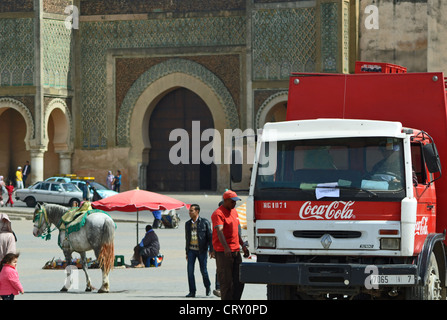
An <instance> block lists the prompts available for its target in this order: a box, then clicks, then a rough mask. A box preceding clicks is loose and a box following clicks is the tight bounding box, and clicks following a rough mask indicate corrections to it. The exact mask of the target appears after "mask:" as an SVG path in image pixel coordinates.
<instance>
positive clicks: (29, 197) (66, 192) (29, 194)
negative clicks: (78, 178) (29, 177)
mask: <svg viewBox="0 0 447 320" xmlns="http://www.w3.org/2000/svg"><path fill="white" fill-rule="evenodd" d="M15 193H16V199H17V200H21V201H23V202H25V203H26V205H27V206H28V207H34V206H36V204H37V202H46V203H57V204H62V205H68V206H70V207H72V206H73V204H74V202H75V201H76V202H77V203H81V200H82V191H81V190H80V189H79V188H78V187H77V186H76V185H74V184H72V183H64V182H56V181H41V182H36V183H35V184H33V185H32V186H30V187H28V188H26V189H18V190H16V192H15Z"/></svg>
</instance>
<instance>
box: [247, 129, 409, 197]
mask: <svg viewBox="0 0 447 320" xmlns="http://www.w3.org/2000/svg"><path fill="white" fill-rule="evenodd" d="M259 162H260V164H259V165H258V172H257V179H256V185H255V196H261V195H263V196H262V197H263V198H264V196H267V197H268V198H272V196H273V197H274V198H278V199H279V198H284V197H286V198H289V197H290V196H291V195H293V198H294V199H296V200H308V199H309V200H312V199H317V200H318V199H322V200H325V199H327V198H332V199H333V198H337V199H342V200H348V199H351V198H355V199H356V200H361V198H365V200H366V199H368V200H371V198H375V199H378V200H379V201H381V200H384V198H386V199H389V200H392V199H395V200H396V201H397V200H401V199H402V198H403V197H404V195H405V192H404V187H405V180H404V177H405V174H404V160H403V141H402V139H397V138H389V137H358V138H353V137H350V138H333V139H315V140H293V141H278V142H275V143H274V144H272V143H264V144H263V145H262V150H261V159H260V161H259ZM278 191H279V192H278ZM359 198H360V199H359Z"/></svg>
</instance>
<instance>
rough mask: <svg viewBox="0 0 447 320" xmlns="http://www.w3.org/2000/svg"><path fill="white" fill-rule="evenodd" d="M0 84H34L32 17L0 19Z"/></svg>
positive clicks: (3, 85)
mask: <svg viewBox="0 0 447 320" xmlns="http://www.w3.org/2000/svg"><path fill="white" fill-rule="evenodd" d="M0 48H1V49H0V85H1V86H2V87H5V86H28V85H33V84H34V19H29V18H23V19H20V18H18V19H0Z"/></svg>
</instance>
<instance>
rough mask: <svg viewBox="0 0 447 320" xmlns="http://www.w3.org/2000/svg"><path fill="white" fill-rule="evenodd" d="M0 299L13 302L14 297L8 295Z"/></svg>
mask: <svg viewBox="0 0 447 320" xmlns="http://www.w3.org/2000/svg"><path fill="white" fill-rule="evenodd" d="M0 297H2V299H3V300H14V295H13V294H10V295H7V296H0Z"/></svg>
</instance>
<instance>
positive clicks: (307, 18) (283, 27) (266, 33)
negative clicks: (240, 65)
mask: <svg viewBox="0 0 447 320" xmlns="http://www.w3.org/2000/svg"><path fill="white" fill-rule="evenodd" d="M315 11H316V9H315V7H309V8H296V9H260V10H253V15H252V25H253V31H252V46H253V80H279V79H283V80H284V79H288V77H289V75H290V72H292V71H296V72H303V71H306V72H312V71H315V63H316V19H315Z"/></svg>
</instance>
